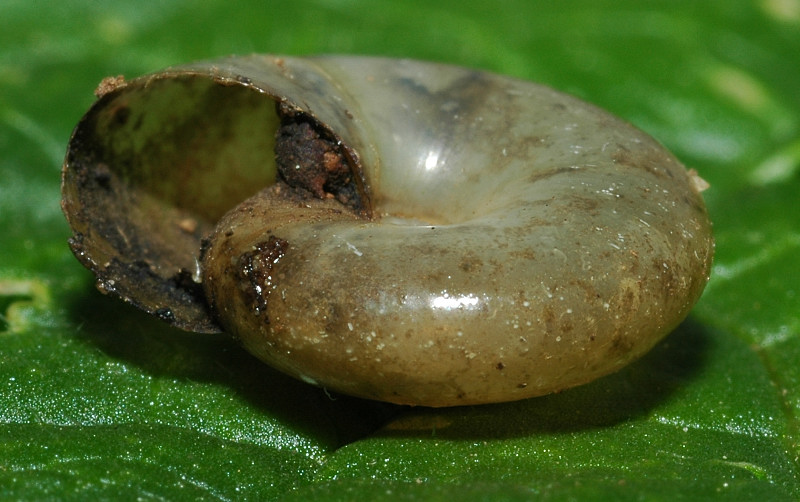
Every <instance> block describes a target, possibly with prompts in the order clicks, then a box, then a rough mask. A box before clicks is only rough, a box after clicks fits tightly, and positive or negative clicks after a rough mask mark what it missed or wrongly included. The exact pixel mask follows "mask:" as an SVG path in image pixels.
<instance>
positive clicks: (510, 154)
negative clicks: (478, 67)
mask: <svg viewBox="0 0 800 502" xmlns="http://www.w3.org/2000/svg"><path fill="white" fill-rule="evenodd" d="M96 94H97V96H98V100H97V101H96V102H95V104H94V105H93V106H92V107H91V109H90V110H89V111H88V112H87V113H86V115H85V116H84V117H83V118H82V119H81V121H80V122H79V123H78V125H77V127H76V129H75V131H74V132H73V135H72V138H71V140H70V143H69V148H68V151H67V156H66V160H65V164H64V169H63V180H62V182H63V185H62V190H63V201H62V206H63V209H64V212H65V214H66V217H67V219H68V222H69V224H70V226H71V228H72V232H73V236H72V238H71V239H70V246H71V248H72V250H73V252H74V253H75V255H76V256H77V258H78V259H79V260H80V261H81V263H83V264H84V265H85V266H86V267H88V268H89V269H91V270H92V271H93V272H94V273H95V275H96V276H97V285H98V288H99V289H100V290H101V291H103V292H105V293H109V294H112V295H116V296H118V297H121V298H122V299H124V300H126V301H127V302H129V303H131V304H133V305H135V306H137V307H139V308H141V309H143V310H145V311H147V312H149V313H151V314H154V315H156V316H158V317H160V318H161V319H163V320H165V321H167V322H169V323H171V324H172V325H174V326H176V327H179V328H182V329H186V330H192V331H197V332H207V333H211V332H219V331H225V332H227V333H230V334H231V335H233V336H234V337H236V338H237V339H239V340H240V341H241V343H242V344H243V345H244V346H245V348H246V349H247V350H249V351H250V352H252V353H253V354H255V355H256V356H257V357H259V358H260V359H262V360H263V361H265V362H267V363H268V364H270V365H272V366H274V367H275V368H277V369H279V370H281V371H283V372H285V373H288V374H289V375H292V376H294V377H296V378H299V379H301V380H304V381H306V382H308V383H311V384H315V385H318V386H322V387H326V388H329V389H332V390H335V391H338V392H341V393H346V394H351V395H355V396H360V397H364V398H370V399H377V400H384V401H390V402H394V403H400V404H411V405H426V406H454V405H467V404H480V403H492V402H501V401H511V400H517V399H524V398H529V397H532V396H539V395H543V394H547V393H551V392H556V391H559V390H562V389H566V388H569V387H572V386H575V385H579V384H583V383H586V382H589V381H591V380H594V379H596V378H598V377H600V376H603V375H606V374H608V373H611V372H614V371H616V370H618V369H620V368H621V367H623V366H624V365H626V364H627V363H629V362H630V361H632V360H634V359H636V358H637V357H639V356H641V355H642V354H644V353H645V352H646V351H648V350H649V349H650V348H651V347H652V346H653V345H654V344H655V343H656V342H657V341H659V340H660V339H661V338H662V337H664V336H665V335H666V334H667V333H669V332H670V331H671V330H672V329H674V328H675V327H676V326H677V325H678V323H680V322H681V321H682V320H683V319H684V318H685V317H686V315H687V314H688V312H689V310H690V309H691V307H692V306H693V304H694V303H695V302H696V301H697V299H698V298H699V297H700V294H701V293H702V291H703V288H704V287H705V284H706V282H707V280H708V274H709V268H710V265H711V259H712V254H713V248H714V245H713V239H712V235H711V224H710V222H709V219H708V215H707V212H706V208H705V205H704V203H703V200H702V197H701V195H700V191H701V190H702V189H703V188H704V186H703V185H704V182H703V181H702V180H701V179H700V178H699V177H698V176H697V175H696V174H695V173H693V172H692V171H687V170H686V169H685V168H684V167H683V166H682V165H681V164H680V163H679V162H678V161H677V160H676V159H675V158H674V157H673V156H672V155H671V154H670V153H668V152H667V151H666V150H665V149H664V148H663V147H662V146H660V145H659V144H658V143H657V142H656V141H654V140H653V139H651V138H650V137H649V136H647V135H646V134H644V133H642V132H641V131H639V130H637V129H635V128H634V127H632V126H631V125H629V124H627V123H626V122H624V121H622V120H620V119H618V118H615V117H613V116H612V115H610V114H609V113H607V112H604V111H602V110H600V109H598V108H596V107H594V106H592V105H589V104H587V103H584V102H582V101H580V100H578V99H576V98H573V97H570V96H568V95H565V94H562V93H559V92H556V91H554V90H552V89H550V88H547V87H544V86H541V85H537V84H533V83H529V82H523V81H520V80H516V79H513V78H509V77H503V76H498V75H494V74H491V73H487V72H481V71H474V70H469V69H464V68H458V67H454V66H447V65H440V64H432V63H423V62H418V61H410V60H391V59H379V58H367V57H312V58H289V57H274V56H261V55H254V56H248V57H231V58H227V59H221V60H217V61H211V62H200V63H195V64H190V65H186V66H178V67H174V68H169V69H167V70H164V71H162V72H159V73H155V74H152V75H148V76H144V77H140V78H137V79H134V80H131V81H125V80H123V79H122V78H121V77H118V78H110V79H106V80H104V81H103V83H102V84H101V85H100V87H99V88H98V90H97V93H96Z"/></svg>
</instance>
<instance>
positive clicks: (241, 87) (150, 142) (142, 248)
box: [62, 72, 363, 332]
mask: <svg viewBox="0 0 800 502" xmlns="http://www.w3.org/2000/svg"><path fill="white" fill-rule="evenodd" d="M276 102H277V103H278V105H277V110H276ZM281 110H283V111H281ZM287 110H288V107H287V106H286V105H285V104H281V102H280V100H279V99H278V98H276V97H272V96H269V95H266V94H265V93H263V92H258V91H257V90H256V89H254V88H252V87H250V86H249V85H248V83H247V82H237V83H231V82H228V81H219V80H216V79H213V78H208V77H207V76H203V75H197V74H193V73H191V72H184V73H169V72H167V73H164V74H160V75H159V76H158V77H143V78H140V79H136V80H133V81H131V82H127V83H126V84H125V85H120V86H116V87H115V88H113V89H110V90H108V92H105V93H103V94H102V95H101V96H100V98H99V99H98V101H97V102H96V103H95V105H94V106H93V107H92V109H91V110H90V111H89V113H87V114H86V115H85V116H84V118H83V119H82V120H81V122H80V123H79V124H78V126H77V127H76V129H75V131H74V132H73V136H72V139H71V141H70V145H69V149H68V152H67V157H66V160H65V166H64V171H63V180H62V183H63V185H62V192H63V202H62V205H63V209H64V213H65V214H66V216H67V219H68V221H69V223H70V225H71V227H72V229H73V237H72V238H71V239H70V246H71V248H72V250H73V252H74V254H75V255H76V256H77V257H78V259H79V260H80V261H81V262H82V263H83V264H84V265H85V266H86V267H87V268H89V269H91V270H92V271H93V272H94V273H95V275H96V276H97V285H98V288H99V289H100V290H101V291H103V292H105V293H110V294H113V295H116V296H119V297H121V298H123V299H124V300H126V301H128V302H130V303H132V304H134V305H135V306H137V307H139V308H141V309H143V310H145V311H146V312H149V313H151V314H153V315H156V316H158V317H160V318H162V319H164V320H166V321H167V322H169V323H171V324H172V325H174V326H176V327H179V328H182V329H187V330H191V331H197V332H218V331H220V328H219V327H218V326H217V324H216V322H215V321H214V320H213V318H212V316H211V315H210V314H209V309H208V305H207V302H206V301H205V298H204V295H203V292H202V288H201V286H200V284H199V283H198V280H197V277H198V276H197V273H196V268H197V263H198V261H199V259H200V253H201V248H202V241H203V239H204V237H205V236H206V235H208V234H209V233H210V232H211V231H212V230H213V228H214V226H215V224H216V222H217V221H218V220H219V219H220V218H221V217H222V216H223V215H224V214H225V213H226V212H227V211H229V210H230V209H232V208H233V207H235V206H236V205H238V204H239V203H240V202H241V201H243V200H245V199H247V198H248V197H250V196H252V195H253V194H255V193H257V192H258V191H259V190H261V189H262V188H264V187H266V186H269V185H272V184H274V183H275V182H276V179H278V178H279V177H280V174H279V166H278V165H277V164H276V160H275V157H276V139H275V138H276V132H279V131H281V129H282V125H281V124H282V122H283V123H284V124H285V123H287V122H288V120H287V119H286V117H291V122H292V123H294V124H298V123H300V124H302V123H305V122H304V121H303V114H302V113H301V112H298V111H293V112H291V113H290V112H288V111H287ZM320 131H324V127H323V126H320V125H315V128H314V134H315V135H317V136H320ZM322 135H323V136H325V137H324V138H323V140H324V143H325V144H327V145H328V146H329V148H328V149H327V150H325V149H323V150H321V151H317V152H314V153H315V154H317V153H319V154H320V155H323V156H325V157H326V158H327V159H329V162H328V163H327V164H324V165H325V166H327V167H329V168H330V169H329V171H330V172H326V173H325V174H326V177H325V178H324V179H323V180H322V182H320V179H321V178H320V177H319V176H317V177H316V178H317V179H314V180H312V182H311V183H309V182H308V179H309V176H310V178H314V177H315V174H314V173H312V174H311V175H309V176H307V177H306V181H305V185H303V183H302V182H301V183H295V182H296V178H292V179H289V180H287V181H289V182H290V184H292V183H294V185H295V186H297V187H300V188H301V189H303V190H310V191H311V192H312V193H313V194H314V195H315V196H322V197H325V196H328V197H330V196H335V197H337V198H338V199H339V200H340V201H341V202H343V203H344V204H346V205H348V206H349V207H350V208H351V209H355V210H358V209H361V208H362V207H363V203H362V200H361V198H360V197H359V195H358V193H359V191H358V189H357V187H356V185H355V183H354V181H353V178H354V177H352V176H349V173H348V172H347V169H349V168H350V163H349V161H348V158H347V156H346V155H345V153H343V152H342V147H340V146H339V144H338V143H340V142H338V143H337V141H336V140H335V138H334V137H333V136H332V135H326V134H324V133H323V134H322ZM282 136H285V135H282V134H278V137H279V138H280V137H282ZM301 139H302V138H301ZM293 140H295V145H294V147H292V145H291V144H290V145H289V150H288V151H284V156H286V155H292V153H291V151H292V150H291V148H294V151H295V152H297V151H300V150H302V145H303V142H302V141H300V142H299V144H300V145H301V146H300V147H297V143H298V142H297V141H296V140H297V136H295V137H293ZM279 143H280V140H279ZM285 143H286V142H284V150H287V148H286V145H285ZM290 143H291V142H290ZM307 144H308V142H307V141H306V145H307ZM330 145H333V146H332V147H330ZM277 146H278V147H280V146H281V145H280V144H279V145H277ZM337 148H338V150H337ZM294 160H296V159H292V161H294ZM345 164H346V165H345ZM317 174H318V173H317ZM301 181H302V180H301ZM314 183H316V184H314ZM330 194H332V195H330ZM166 311H169V312H170V315H169V316H165V315H164V314H163V313H164V312H166Z"/></svg>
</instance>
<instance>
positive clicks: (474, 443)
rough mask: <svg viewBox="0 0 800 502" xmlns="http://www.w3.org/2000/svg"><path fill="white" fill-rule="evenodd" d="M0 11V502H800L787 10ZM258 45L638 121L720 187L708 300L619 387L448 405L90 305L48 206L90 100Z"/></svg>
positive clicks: (799, 243)
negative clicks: (366, 389)
mask: <svg viewBox="0 0 800 502" xmlns="http://www.w3.org/2000/svg"><path fill="white" fill-rule="evenodd" d="M0 19H3V25H4V29H3V30H2V31H1V32H0V235H2V237H1V238H0V498H2V499H23V500H40V499H59V500H62V499H81V500H83V499H95V498H106V499H116V498H125V499H130V498H141V499H221V500H231V499H245V498H249V499H258V500H279V499H280V500H353V499H364V500H381V499H385V500H388V499H391V500H395V499H397V500H453V499H461V500H529V499H531V498H533V497H537V498H540V499H543V500H609V499H613V500H642V499H645V500H671V501H672V500H705V499H708V498H712V497H715V496H720V497H725V498H727V499H732V500H753V499H756V500H759V499H760V500H770V501H772V500H797V499H798V498H800V481H798V480H800V427H798V425H800V424H799V423H798V415H799V414H800V364H798V362H799V361H800V317H798V315H797V312H800V272H798V270H799V269H800V267H799V265H800V259H798V258H797V257H798V256H800V253H798V251H800V212H799V211H797V209H796V207H795V206H796V202H795V200H796V194H797V193H800V173H799V172H798V171H800V93H798V92H797V89H798V88H800V65H798V64H797V61H798V60H800V2H798V0H761V1H758V2H749V1H743V0H709V1H707V2H691V1H688V0H682V1H675V0H673V1H667V0H648V1H641V0H622V1H614V0H601V1H596V0H595V1H589V0H574V1H572V2H553V1H539V2H522V1H517V2H502V3H500V2H481V1H477V0H459V1H456V0H445V1H442V2H438V3H434V2H429V1H426V2H423V1H421V0H410V1H406V2H391V1H389V0H378V1H369V2H368V1H366V0H352V1H349V2H346V1H340V0H317V1H311V0H298V1H295V2H282V3H280V4H279V5H266V4H265V3H263V2H257V1H255V0H253V1H250V2H239V3H236V4H232V3H231V2H223V1H221V0H212V1H208V2H202V3H200V2H189V1H188V0H168V1H164V2H147V1H144V2H129V3H123V2H106V3H98V2H93V1H89V0H77V1H74V2H55V1H50V2H45V1H42V2H22V1H19V0H7V1H5V2H3V3H2V4H0ZM250 52H272V53H284V54H307V53H366V54H378V55H390V56H397V57H413V58H421V59H430V60H437V61H446V62H451V63H456V64H463V65H468V66H472V67H478V68H484V69H488V70H493V71H497V72H500V73H506V74H511V75H516V76H519V77H522V78H526V79H530V80H537V81H541V82H544V83H546V84H549V85H551V86H553V87H556V88H558V89H561V90H564V91H567V92H571V93H573V94H576V95H578V96H580V97H582V98H584V99H586V100H588V101H591V102H594V103H596V104H598V105H600V106H602V107H604V108H607V109H609V110H611V111H612V112H614V113H616V114H618V115H620V116H622V117H624V118H626V119H628V120H630V121H631V122H633V123H634V124H636V125H637V126H639V127H641V128H643V129H644V130H646V131H648V132H649V133H651V134H652V135H653V136H655V137H656V138H658V139H659V140H660V141H662V142H663V143H664V144H665V145H667V146H668V147H669V148H670V149H671V150H672V151H674V152H675V153H676V154H677V155H678V156H679V157H680V158H681V159H682V160H683V161H684V162H685V163H686V164H687V165H688V166H690V167H693V168H695V169H697V170H698V171H699V173H700V174H701V176H702V177H703V178H705V179H706V180H708V181H709V182H710V183H711V189H709V190H708V191H706V192H705V193H704V196H705V199H706V201H707V204H708V207H709V211H710V213H711V216H712V220H713V221H714V224H715V234H716V238H717V255H716V260H715V266H714V269H713V272H712V278H711V281H710V283H709V285H708V288H707V290H706V293H705V294H704V296H703V298H702V299H701V301H700V303H699V304H698V305H697V307H696V308H695V310H694V312H693V313H692V315H691V316H690V317H689V319H688V320H687V321H686V322H685V323H684V324H683V325H681V326H680V327H679V328H678V329H677V330H676V331H675V332H674V333H673V334H672V335H670V336H669V337H668V338H667V339H666V340H665V341H664V342H663V343H661V344H660V345H659V346H657V347H656V349H654V350H653V351H652V352H651V353H650V354H648V355H647V356H646V357H645V358H643V359H642V360H640V361H638V362H636V363H634V364H633V365H631V366H630V367H628V368H626V369H625V370H623V371H621V372H619V373H617V374H615V375H612V376H610V377H607V378H604V379H602V380H600V381H597V382H594V383H592V384H589V385H586V386H583V387H580V388H576V389H572V390H569V391H566V392H563V393H561V394H558V395H552V396H546V397H543V398H538V399H532V400H528V401H522V402H517V403H509V404H503V405H491V406H477V407H468V408H453V409H443V410H435V409H410V408H402V407H396V406H390V405H384V404H380V403H372V402H367V401H362V400H357V399H352V398H347V397H344V396H334V395H328V394H326V393H325V392H324V391H323V390H319V389H316V388H312V387H309V386H307V385H305V384H303V383H300V382H296V381H294V380H291V379H289V378H287V377H285V376H283V375H281V374H278V373H277V372H275V371H273V370H271V369H269V368H267V367H265V366H264V365H262V364H260V363H259V362H257V361H256V360H255V359H253V358H252V357H251V356H249V355H248V354H246V353H245V352H243V351H242V350H241V349H240V348H238V347H237V346H236V345H235V343H233V342H231V341H229V340H227V339H225V338H219V337H212V336H200V337H198V336H196V335H189V334H185V333H181V332H177V331H175V330H172V329H169V328H167V327H165V326H163V325H161V324H160V323H158V322H156V321H154V320H151V319H150V318H147V317H145V316H144V315H143V314H140V313H138V312H136V311H134V310H133V309H131V308H129V307H128V306H126V305H123V304H121V303H119V302H115V301H112V300H110V299H108V298H104V297H102V296H101V295H100V294H99V293H97V292H96V291H95V290H94V288H93V285H92V278H91V275H90V273H89V272H88V271H86V270H84V269H83V268H82V267H81V266H80V265H79V264H78V262H77V261H76V260H75V259H74V257H72V255H71V253H70V252H69V250H68V248H67V245H66V239H67V237H68V236H69V230H68V229H67V226H66V223H65V221H64V219H63V216H62V215H61V213H60V208H59V201H60V191H59V169H60V163H61V160H62V157H63V154H64V150H65V147H66V143H67V139H68V137H69V133H70V130H71V128H72V127H73V126H74V124H75V123H76V122H77V121H78V119H79V118H80V116H81V115H82V113H83V112H84V111H85V110H86V109H87V108H88V106H89V105H90V104H91V102H92V101H93V96H92V93H91V91H92V90H93V88H94V86H95V85H96V84H97V82H99V81H100V79H101V78H102V77H104V76H107V75H117V74H125V75H127V76H129V77H132V76H136V75H139V74H143V73H146V72H149V71H154V70H157V69H159V68H161V67H164V66H167V65H170V64H175V63H180V62H186V61H190V60H194V59H205V58H210V57H215V56H221V55H225V54H229V53H242V54H243V53H250Z"/></svg>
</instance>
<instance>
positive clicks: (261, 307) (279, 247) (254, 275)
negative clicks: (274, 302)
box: [236, 236, 289, 322]
mask: <svg viewBox="0 0 800 502" xmlns="http://www.w3.org/2000/svg"><path fill="white" fill-rule="evenodd" d="M288 248H289V243H288V242H286V241H285V240H283V239H279V238H277V237H275V236H270V238H269V240H267V241H264V242H261V243H259V244H257V245H256V246H255V249H254V250H252V251H248V252H247V253H243V254H242V255H241V256H239V259H238V260H237V262H236V265H237V268H236V272H237V273H238V275H239V278H240V284H241V288H242V293H243V294H244V295H245V297H247V299H248V303H249V304H250V305H251V308H252V310H253V312H254V313H255V314H256V315H261V314H262V313H263V314H264V321H265V322H269V319H267V318H266V311H267V300H268V298H269V293H270V290H271V289H272V275H271V273H272V268H273V266H275V264H277V263H278V260H280V259H281V258H282V257H283V256H284V255H285V254H286V250H287V249H288Z"/></svg>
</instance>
